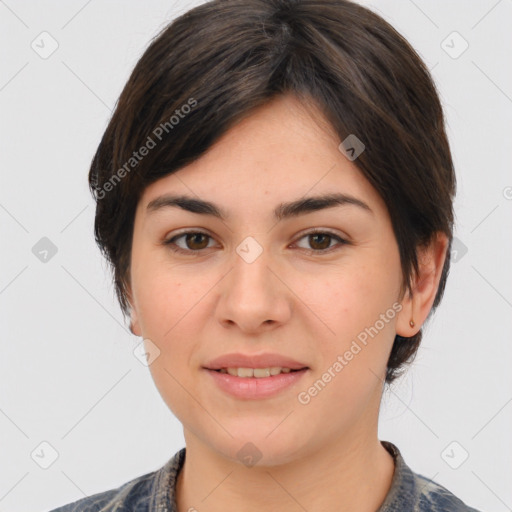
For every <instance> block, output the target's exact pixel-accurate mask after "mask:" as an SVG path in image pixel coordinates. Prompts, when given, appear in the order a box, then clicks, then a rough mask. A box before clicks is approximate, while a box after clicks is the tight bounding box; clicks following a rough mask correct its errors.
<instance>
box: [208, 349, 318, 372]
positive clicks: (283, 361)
mask: <svg viewBox="0 0 512 512" xmlns="http://www.w3.org/2000/svg"><path fill="white" fill-rule="evenodd" d="M276 366H279V367H281V368H290V369H291V370H301V369H302V368H308V366H307V365H305V364H304V363H300V362H298V361H295V360H294V359H291V358H289V357H286V356H282V355H280V354H272V353H265V354H241V353H232V354H224V355H223V356H220V357H216V358H215V359H212V360H211V361H209V362H208V363H207V364H205V365H204V368H207V369H209V370H220V369H221V368H271V367H276Z"/></svg>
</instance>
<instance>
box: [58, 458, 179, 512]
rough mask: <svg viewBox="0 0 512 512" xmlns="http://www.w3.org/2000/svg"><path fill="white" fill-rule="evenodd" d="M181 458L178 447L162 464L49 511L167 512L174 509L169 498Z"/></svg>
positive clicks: (171, 497)
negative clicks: (104, 489)
mask: <svg viewBox="0 0 512 512" xmlns="http://www.w3.org/2000/svg"><path fill="white" fill-rule="evenodd" d="M184 459H185V448H182V449H181V450H179V451H178V452H177V453H176V454H174V455H173V456H172V457H171V458H170V459H169V460H168V461H167V462H166V463H165V465H164V466H162V467H161V468H159V469H157V470H155V471H151V472H149V473H145V474H144V475H141V476H138V477H136V478H133V479H132V480H130V481H128V482H126V483H124V484H122V485H120V486H119V487H116V488H114V489H110V490H108V491H103V492H99V493H96V494H93V495H91V496H87V497H85V498H81V499H79V500H77V501H74V502H72V503H68V504H67V505H63V506H61V507H59V508H56V509H53V510H51V511H49V512H114V511H115V512H128V511H132V510H137V511H140V512H152V511H156V510H158V511H169V512H171V511H172V510H175V504H174V503H173V500H174V491H175V484H176V478H177V475H178V473H179V471H180V469H181V467H182V466H183V462H184Z"/></svg>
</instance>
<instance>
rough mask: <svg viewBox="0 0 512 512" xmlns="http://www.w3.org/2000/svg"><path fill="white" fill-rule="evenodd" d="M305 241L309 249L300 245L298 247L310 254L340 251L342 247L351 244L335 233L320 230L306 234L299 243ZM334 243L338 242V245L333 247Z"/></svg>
mask: <svg viewBox="0 0 512 512" xmlns="http://www.w3.org/2000/svg"><path fill="white" fill-rule="evenodd" d="M303 239H305V240H306V241H307V245H308V246H309V247H301V246H300V244H298V243H297V245H298V246H299V247H301V248H302V249H303V250H304V251H306V252H307V253H310V254H323V253H327V252H331V250H336V249H339V248H341V246H343V245H347V244H348V243H349V242H347V241H346V240H344V239H343V238H341V237H339V236H338V235H335V234H334V233H330V232H328V231H320V230H317V231H313V232H310V233H306V234H305V235H303V236H302V237H301V238H299V241H301V240H303ZM333 241H338V244H333V245H331V242H333Z"/></svg>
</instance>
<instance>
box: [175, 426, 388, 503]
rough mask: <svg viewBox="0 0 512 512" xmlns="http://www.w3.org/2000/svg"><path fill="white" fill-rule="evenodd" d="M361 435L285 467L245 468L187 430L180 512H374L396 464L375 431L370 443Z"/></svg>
mask: <svg viewBox="0 0 512 512" xmlns="http://www.w3.org/2000/svg"><path fill="white" fill-rule="evenodd" d="M375 427H376V425H375ZM360 432H361V431H360V430H359V433H357V430H356V433H355V434H354V435H347V434H346V433H344V435H343V436H342V437H340V438H339V439H336V440H335V441H334V442H329V443H326V444H324V445H323V447H319V448H317V449H315V450H312V452H311V453H310V454H308V455H307V456H304V457H302V458H298V459H294V460H293V461H291V462H288V463H286V464H281V465H274V466H258V465H256V466H253V467H246V466H244V465H243V464H241V463H238V462H234V461H232V460H230V459H228V458H226V457H223V456H222V455H221V454H220V453H219V452H217V451H214V450H212V449H211V447H210V446H208V445H206V444H204V443H203V442H202V441H201V440H200V439H199V438H198V437H196V436H195V435H193V434H192V433H191V432H190V431H188V430H185V432H184V433H185V441H186V447H187V452H186V458H185V463H184V466H183V468H182V470H181V471H180V473H179V475H178V480H177V484H176V502H177V505H178V511H179V512H186V511H189V510H192V511H193V510H194V509H197V510H201V511H202V512H220V511H222V512H230V511H231V510H233V511H235V510H236V511H238V512H241V511H242V512H252V511H260V510H265V509H269V507H272V509H276V510H280V512H292V511H293V512H296V511H297V510H299V508H302V509H303V510H307V511H308V512H314V511H323V510H345V511H352V510H353V511H358V512H375V511H376V510H377V509H378V508H379V506H380V504H381V503H382V502H383V501H384V499H385V497H386V495H387V493H388V491H389V489H390V487H391V481H392V478H393V472H394V461H393V458H392V456H391V455H390V454H389V453H388V451H387V450H386V449H385V448H384V447H383V446H382V444H381V443H380V441H379V440H378V438H377V432H376V428H375V431H374V435H373V436H372V437H371V438H369V437H368V435H367V434H361V433H360ZM298 507H299V508H298Z"/></svg>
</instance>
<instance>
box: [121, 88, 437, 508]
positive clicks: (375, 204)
mask: <svg viewBox="0 0 512 512" xmlns="http://www.w3.org/2000/svg"><path fill="white" fill-rule="evenodd" d="M317 114H318V115H312V114H311V111H307V110H305V109H304V108H303V105H302V104H301V103H300V102H299V101H298V99H296V98H295V97H293V96H280V97H278V98H276V99H274V100H272V101H271V102H270V103H268V104H266V105H265V106H264V107H261V108H259V109H257V110H255V111H253V112H252V113H251V115H250V116H248V117H246V118H245V119H244V120H243V121H241V122H240V123H239V124H238V125H237V126H236V127H235V128H234V129H231V130H230V131H229V132H227V133H226V134H225V135H224V136H223V137H222V138H221V139H220V140H219V141H218V142H217V143H216V144H215V145H214V146H213V147H212V148H211V149H210V151H208V152H207V153H206V154H205V155H203V156H202V157H201V158H200V159H199V160H197V161H196V162H194V163H192V164H190V165H188V166H187V167H184V168H182V169H180V170H179V171H178V172H177V173H174V174H172V175H169V176H166V177H164V178H162V179H160V180H159V181H157V182H155V183H153V184H151V185H150V186H149V187H148V188H147V189H146V190H145V191H144V193H143V195H142V197H141V199H140V201H139V204H138V206H137V210H136V216H135V225H134V232H133V246H132V260H131V267H130V275H129V279H130V286H129V300H130V304H131V306H132V313H131V322H132V329H133V332H134V333H135V334H137V335H139V336H142V337H143V338H144V339H146V340H147V339H149V340H151V343H153V344H154V345H156V346H157V347H158V348H159V350H160V355H159V356H158V357H157V358H156V359H155V360H154V361H153V362H152V363H151V365H150V371H151V374H152V377H153V379H154V381H155V384H156V386H157V389H158V390H159V392H160V394H161V396H162V398H163V400H164V401H165V403H166V404H167V405H168V407H169V408H170V409H171V411H172V412H173V413H174V414H175V416H176V417H177V418H178V419H179V420H180V422H181V423H182V424H183V429H184V437H185V441H186V449H187V452H186V461H185V464H184V467H183V470H182V471H181V472H180V474H179V477H178V482H177V490H176V499H177V504H178V509H179V511H180V512H184V511H187V510H189V509H190V508H191V507H194V508H197V509H198V510H201V511H220V510H222V511H224V512H226V511H228V512H229V511H231V510H233V511H234V510H236V511H256V510H258V511H260V510H265V508H262V507H267V509H268V507H270V506H272V509H275V510H281V511H284V512H287V511H294V512H296V511H297V510H299V509H300V506H302V507H304V508H305V509H306V510H308V511H309V512H314V511H323V510H339V509H343V510H346V511H349V510H350V511H352V510H354V511H355V510H357V511H359V512H365V511H368V512H370V511H375V510H377V508H378V507H379V505H380V504H381V503H382V502H383V500H384V498H385V496H386V494H387V493H388V491H389V488H390V486H391V481H392V477H393V471H394V464H393V459H392V457H391V456H390V455H389V453H388V452H387V451H386V450H385V448H384V447H383V446H382V445H381V444H380V441H379V439H378V436H377V425H378V414H379V407H380V400H381V396H382V392H383V382H384V377H385V370H386V363H387V359H388V356H389V353H390V350H391V347H392V344H393V340H394V337H395V335H396V334H400V335H402V336H406V337H408V336H412V335H414V334H415V333H416V332H417V331H418V330H419V328H420V327H421V324H422V323H423V321H424V320H425V318H426V317H427V315H428V313H429V311H430V309H431V307H432V303H433V301H434V298H435V294H436V291H437V287H438V285H439V279H440V276H441V270H442V267H443V263H444V259H445V254H446V247H447V239H446V236H445V235H441V234H440V235H439V236H438V237H437V240H436V241H435V242H434V243H432V244H431V246H429V247H428V248H424V249H422V250H421V252H420V264H421V272H420V274H419V275H418V276H417V278H416V280H415V286H414V293H413V296H412V297H410V296H409V295H408V294H407V295H406V296H405V297H400V296H399V293H400V284H401V280H402V275H401V268H400V259H399V252H398V245H397V243H396V239H395V237H394V233H393V230H392V225H391V221H390V218H389V215H388V212H387V208H386V206H385V203H384V202H383V200H382V199H381V197H380V196H379V195H378V193H377V192H376V191H375V189H373V187H372V186H371V185H370V184H369V183H368V182H367V180H366V179H365V178H364V177H363V176H362V174H361V173H360V171H359V170H358V169H357V167H356V166H355V162H351V161H349V160H348V159H347V158H346V157H345V156H344V155H343V154H342V153H341V152H340V151H339V150H338V145H339V143H340V141H339V139H338V137H337V136H336V135H335V133H334V132H333V131H332V129H330V128H329V126H328V125H327V123H326V122H325V120H324V119H323V118H322V117H321V115H320V113H319V112H318V113H317ZM361 138H363V137H361ZM337 192H338V193H339V192H344V193H347V194H351V195H353V196H355V197H357V198H359V199H361V200H362V201H364V202H365V203H366V204H367V205H368V206H369V207H370V208H371V210H372V213H368V212H366V211H365V210H363V209H360V208H357V207H354V206H350V205H344V206H336V207H331V208H327V209H323V210H320V211H316V212H311V213H308V214H304V215H301V216H299V217H292V218H289V219H286V220H282V221H280V222H278V223H276V221H275V220H274V219H273V218H272V216H271V213H272V212H273V210H274V208H275V207H276V206H277V205H279V204H280V203H281V202H287V201H292V200H296V199H299V198H302V197H303V196H305V195H307V196H311V195H317V194H320V193H337ZM164 193H179V194H186V195H190V196H192V197H198V198H201V199H203V200H208V201H211V202H213V203H215V204H216V205H219V206H220V207H221V208H223V209H224V210H226V211H227V212H228V213H229V215H230V217H229V218H228V219H227V220H226V221H225V222H223V221H221V220H220V219H218V218H215V217H213V216H207V215H200V214H197V213H191V212H188V211H185V210H182V209H180V208H176V207H174V208H172V207H169V208H165V209H161V210H159V211H157V212H153V213H148V212H147V211H146V207H147V205H148V203H149V202H150V201H151V200H153V199H155V198H156V197H158V196H161V195H162V194H164ZM182 228H190V231H192V232H194V230H201V231H205V232H207V234H208V235H209V236H207V237H205V238H203V239H201V238H199V239H197V238H196V239H194V238H192V239H189V241H188V244H187V239H186V237H181V238H180V239H178V240H176V241H175V243H176V244H177V245H178V247H180V248H182V249H184V250H187V249H188V251H189V253H190V254H192V253H193V252H194V251H196V253H199V255H198V256H197V255H196V256H194V255H193V254H192V255H188V254H187V255H185V254H177V253H173V252H172V250H171V249H170V246H166V245H163V244H162V242H163V241H165V240H168V239H170V238H172V237H173V236H175V235H176V234H177V232H178V230H181V229H182ZM313 228H325V229H328V230H331V231H333V232H334V233H335V234H336V235H338V236H340V237H341V238H342V239H345V240H347V241H349V243H348V244H340V243H339V241H338V240H337V239H336V238H334V237H333V238H329V237H327V238H324V239H318V238H316V239H315V237H311V236H305V234H304V233H305V232H307V231H309V230H311V229H313ZM179 234H182V233H179ZM247 236H252V237H253V238H254V239H256V240H257V242H258V243H259V245H260V246H261V248H262V250H263V252H262V253H261V255H260V256H259V257H258V258H257V259H256V260H255V261H254V262H252V263H250V264H249V263H247V262H246V261H245V260H244V259H242V258H241V257H240V256H239V255H238V254H237V252H236V248H237V246H238V245H239V244H240V243H241V242H242V241H243V240H244V239H245V238H246V237H247ZM210 237H211V238H210ZM326 247H327V248H328V249H329V250H328V251H327V252H326V253H325V254H323V255H321V249H323V248H326ZM308 249H309V251H310V252H312V254H308V252H307V251H308ZM313 251H317V252H313ZM400 299H401V300H400ZM396 303H399V304H401V307H402V309H401V311H400V312H399V313H397V314H396V315H395V316H394V318H392V319H388V320H389V321H388V322H387V323H385V326H384V328H382V329H381V330H380V331H379V332H378V334H377V335H375V336H374V337H373V338H370V339H369V341H368V344H367V345H366V346H364V348H363V349H362V350H361V351H360V352H359V353H358V354H357V355H355V356H354V357H353V359H352V360H351V361H349V362H348V364H347V365H346V366H344V368H343V370H342V371H340V372H338V373H337V374H336V377H334V378H332V379H331V381H330V382H329V383H328V384H327V385H326V386H325V387H324V388H323V389H322V390H321V392H319V393H318V394H317V395H316V396H315V397H313V398H311V401H310V402H309V403H308V404H301V403H299V401H298V399H297V396H298V394H299V393H300V392H301V391H304V390H307V389H308V388H309V387H310V386H311V385H312V384H313V383H314V382H315V381H317V380H318V379H320V378H321V377H322V374H324V373H325V372H326V371H327V370H328V368H329V367H332V365H333V363H334V362H335V361H336V360H337V357H338V355H342V354H344V352H345V351H346V350H348V349H349V348H350V345H351V343H352V341H353V340H354V339H356V336H357V335H358V334H359V333H360V332H361V331H363V330H364V329H365V327H369V326H372V325H374V324H375V323H376V321H377V320H378V319H379V318H381V317H380V315H381V314H385V312H386V311H387V310H389V308H391V307H392V305H393V304H396ZM411 318H413V319H414V321H415V326H414V327H412V328H411V327H410V325H409V321H410V319H411ZM146 343H148V342H147V341H146ZM229 352H242V353H258V354H259V353H263V352H277V353H279V354H283V355H286V356H289V357H292V358H294V359H296V360H298V361H300V362H302V363H304V364H305V365H307V366H308V367H309V370H308V372H307V373H306V374H305V375H304V376H303V377H302V379H301V380H300V381H299V382H298V383H297V385H294V386H292V387H291V388H288V389H286V390H285V391H283V392H281V393H280V394H279V395H277V396H275V397H272V398H268V399H263V400H242V399H236V398H233V397H231V396H229V395H226V394H225V393H224V392H223V391H221V390H220V389H219V388H217V387H216V386H215V385H214V384H213V383H212V381H213V379H212V378H211V376H210V375H209V374H208V373H207V372H206V371H205V370H203V369H202V366H203V365H204V364H205V363H206V362H207V361H208V360H209V359H211V358H213V357H217V356H220V355H222V354H226V353H229ZM247 442H251V443H253V444H254V445H255V446H256V447H257V448H258V450H259V451H260V452H261V459H260V460H259V461H258V463H257V464H256V465H254V466H252V467H248V466H245V465H244V464H243V463H242V462H241V461H240V460H239V459H238V457H237V452H238V451H239V450H240V449H241V448H242V447H243V446H244V445H245V444H246V443H247ZM203 500H204V501H203ZM299 504H300V505H299Z"/></svg>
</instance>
